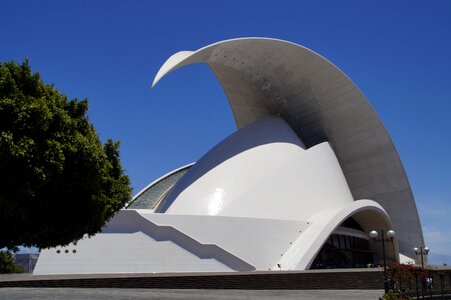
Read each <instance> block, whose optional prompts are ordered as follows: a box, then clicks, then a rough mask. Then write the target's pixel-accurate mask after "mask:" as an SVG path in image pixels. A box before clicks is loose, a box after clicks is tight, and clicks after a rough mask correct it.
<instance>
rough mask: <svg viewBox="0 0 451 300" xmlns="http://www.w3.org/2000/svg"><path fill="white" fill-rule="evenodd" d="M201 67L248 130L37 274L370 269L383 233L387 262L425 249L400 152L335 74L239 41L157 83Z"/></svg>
mask: <svg viewBox="0 0 451 300" xmlns="http://www.w3.org/2000/svg"><path fill="white" fill-rule="evenodd" d="M192 63H206V64H208V65H209V67H210V69H211V70H212V71H213V72H214V73H215V75H216V77H217V78H218V80H219V82H220V83H221V85H222V87H223V88H224V91H225V93H226V95H227V98H228V101H229V103H230V105H231V107H232V111H233V114H234V117H235V121H236V124H237V127H238V130H237V131H236V132H235V133H233V134H232V135H230V136H229V137H227V138H226V139H225V140H223V141H222V142H221V143H219V144H218V145H216V146H215V147H214V148H212V149H211V150H210V151H208V152H207V153H206V154H205V155H204V156H203V157H202V158H200V159H199V160H198V161H197V162H196V163H194V164H190V165H187V166H184V167H181V168H179V169H177V170H175V171H173V172H171V173H169V174H166V175H164V176H163V177H161V178H160V179H158V180H156V181H155V182H153V183H151V184H150V185H149V186H147V187H146V188H145V189H144V190H142V191H141V192H139V193H138V194H137V195H136V196H135V197H134V199H133V200H132V201H131V202H130V203H129V204H128V206H127V207H126V208H124V209H123V210H121V211H119V212H118V214H117V215H116V216H115V217H114V218H113V219H112V220H111V221H110V222H109V223H108V224H107V225H106V226H105V228H103V230H102V232H101V233H99V234H97V235H95V236H94V237H92V238H90V239H84V240H81V241H79V242H78V243H77V244H71V245H69V246H67V247H58V248H54V249H47V250H44V251H42V253H41V255H40V257H39V261H38V263H37V266H36V268H35V271H34V273H35V274H61V273H110V272H203V271H218V272H222V271H255V270H305V269H311V268H341V267H364V266H367V265H368V264H374V263H375V264H377V263H378V262H379V261H380V259H381V251H380V245H379V244H377V243H376V242H375V241H373V240H372V239H370V238H369V236H368V232H369V231H370V230H374V229H376V230H378V231H380V230H385V231H387V230H389V229H394V230H395V231H396V232H397V238H395V239H394V240H393V241H392V243H388V246H387V247H388V248H387V249H386V253H387V256H388V258H389V259H394V260H401V261H403V260H406V259H408V258H409V257H412V256H413V254H412V253H411V249H412V245H422V244H424V242H423V235H422V230H421V225H420V222H419V217H418V213H417V209H416V206H415V201H414V199H413V195H412V192H411V189H410V186H409V182H408V179H407V176H406V174H405V171H404V168H403V166H402V163H401V160H400V158H399V156H398V153H397V152H396V149H395V148H394V145H393V143H392V141H391V139H390V137H389V135H388V133H387V132H386V130H385V128H384V126H383V124H382V122H381V120H380V119H379V118H378V116H377V115H376V113H375V111H374V109H373V108H372V107H371V105H370V104H369V102H368V100H367V99H366V98H365V96H364V95H363V94H362V93H361V92H360V90H359V89H358V88H357V86H355V84H354V83H353V82H352V81H351V80H350V79H349V78H348V77H347V76H346V75H345V74H344V73H343V72H341V71H340V70H339V69H338V68H337V67H336V66H334V65H333V64H332V63H330V62H329V61H327V60H326V59H325V58H323V57H321V56H320V55H318V54H316V53H315V52H313V51H311V50H309V49H306V48H304V47H302V46H299V45H296V44H293V43H290V42H287V41H281V40H275V39H267V38H241V39H233V40H227V41H222V42H218V43H215V44H212V45H209V46H206V47H204V48H201V49H199V50H197V51H182V52H178V53H176V54H174V55H173V56H171V57H170V58H169V59H168V60H167V61H166V62H165V63H164V64H163V66H162V67H161V69H160V70H159V72H158V73H157V75H156V78H155V80H154V83H153V86H154V85H155V84H156V83H157V82H158V81H159V80H160V79H161V78H162V77H163V76H164V75H166V74H167V73H169V72H171V71H174V70H175V69H178V68H180V67H182V66H185V65H188V64H192Z"/></svg>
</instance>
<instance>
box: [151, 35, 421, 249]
mask: <svg viewBox="0 0 451 300" xmlns="http://www.w3.org/2000/svg"><path fill="white" fill-rule="evenodd" d="M198 62H203V63H207V64H208V65H209V67H210V68H211V70H212V71H213V72H214V73H215V75H216V76H217V78H218V80H219V81H220V83H221V85H222V87H223V88H224V91H225V93H226V95H227V98H228V100H229V103H230V105H231V107H232V111H233V114H234V117H235V121H236V124H237V127H238V128H242V127H244V126H246V125H248V124H250V123H252V122H254V121H255V120H257V119H260V118H262V117H265V116H268V115H278V116H280V117H281V118H282V119H284V120H285V122H287V123H288V124H289V125H290V127H291V128H292V129H293V130H294V132H295V133H296V134H297V135H298V136H299V138H300V139H301V140H302V142H303V143H304V144H305V145H306V147H307V148H310V147H313V146H315V145H317V144H319V143H322V142H324V141H328V142H329V144H330V145H331V147H332V149H333V150H334V152H335V154H336V156H337V159H338V161H339V163H340V165H341V167H342V170H343V172H344V175H345V178H346V180H347V183H348V185H349V187H350V190H351V192H352V195H353V197H354V199H372V200H374V201H376V202H377V203H379V204H380V205H381V206H382V207H383V208H384V210H385V211H386V212H387V213H388V215H389V216H390V218H391V220H392V222H393V226H394V228H395V230H396V231H397V233H398V242H399V248H400V251H401V252H402V253H404V254H410V252H411V248H412V246H413V245H423V244H424V241H423V234H422V230H421V225H420V221H419V217H418V213H417V209H416V205H415V201H414V198H413V195H412V191H411V189H410V185H409V182H408V179H407V176H406V174H405V171H404V167H403V165H402V163H401V160H400V158H399V156H398V153H397V151H396V149H395V147H394V145H393V142H392V141H391V139H390V137H389V135H388V133H387V131H386V130H385V128H384V126H383V124H382V122H381V120H380V119H379V117H378V116H377V115H376V113H375V111H374V109H373V108H372V107H371V105H370V103H369V102H368V101H367V99H366V98H365V96H364V95H363V94H362V92H361V91H360V90H359V89H358V88H357V86H356V85H355V84H354V83H353V82H352V81H351V80H350V79H349V78H348V77H347V76H346V75H345V74H344V73H343V72H342V71H340V70H339V69H338V68H337V67H336V66H335V65H333V64H332V63H331V62H329V61H328V60H326V59H325V58H323V57H322V56H320V55H318V54H317V53H315V52H313V51H311V50H309V49H307V48H305V47H302V46H300V45H297V44H294V43H291V42H287V41H282V40H276V39H268V38H241V39H233V40H226V41H221V42H218V43H215V44H212V45H209V46H206V47H204V48H201V49H199V50H197V51H182V52H178V53H176V54H174V55H173V56H171V57H170V58H169V59H168V60H167V61H166V63H165V64H164V65H163V66H162V67H161V69H160V70H159V72H158V73H157V75H156V77H155V80H154V82H153V84H152V86H154V85H155V84H156V83H157V82H158V81H159V80H160V79H161V78H162V77H163V76H165V75H166V74H167V73H169V72H171V71H173V70H175V69H177V68H179V67H182V66H185V65H188V64H192V63H198Z"/></svg>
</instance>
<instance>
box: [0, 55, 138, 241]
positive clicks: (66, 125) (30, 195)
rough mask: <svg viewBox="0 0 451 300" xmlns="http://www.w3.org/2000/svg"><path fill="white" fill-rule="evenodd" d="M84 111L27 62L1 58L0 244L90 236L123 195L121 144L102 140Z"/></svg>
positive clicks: (126, 181) (125, 197)
mask: <svg viewBox="0 0 451 300" xmlns="http://www.w3.org/2000/svg"><path fill="white" fill-rule="evenodd" d="M87 110H88V101H87V100H86V99H84V100H81V101H79V100H78V99H73V100H70V101H68V99H67V97H66V96H65V95H63V94H62V93H60V92H59V91H58V90H56V89H55V88H54V87H53V85H48V84H45V83H44V82H43V81H42V80H41V78H40V75H39V73H32V72H31V69H30V66H29V64H28V60H25V61H24V62H23V63H22V64H21V65H20V64H17V63H15V62H6V63H0V248H2V247H8V248H14V247H15V246H17V245H24V246H36V247H39V248H47V247H53V246H57V245H65V244H68V243H70V242H73V241H75V240H78V239H80V238H82V237H83V236H84V235H85V234H88V235H93V234H95V233H97V232H98V231H99V230H100V229H101V227H102V226H103V225H104V224H105V223H106V222H107V221H108V220H109V219H110V218H111V217H112V216H113V215H114V214H115V212H116V211H118V210H119V209H120V208H122V207H123V206H124V204H125V203H126V202H127V201H128V200H129V198H130V195H131V188H130V181H129V178H128V176H126V175H124V172H123V170H122V167H121V164H120V160H119V142H113V141H112V140H108V141H107V142H106V143H105V144H104V145H102V143H101V142H100V140H99V137H98V135H97V133H96V131H95V129H94V127H93V125H92V124H91V123H90V122H89V120H88V117H87V115H86V113H87Z"/></svg>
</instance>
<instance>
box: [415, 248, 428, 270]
mask: <svg viewBox="0 0 451 300" xmlns="http://www.w3.org/2000/svg"><path fill="white" fill-rule="evenodd" d="M413 252H414V253H415V255H416V256H418V255H421V256H420V257H421V268H422V269H424V259H423V255H428V253H429V248H428V247H424V248H423V247H422V246H420V249H418V248H417V247H415V248H413Z"/></svg>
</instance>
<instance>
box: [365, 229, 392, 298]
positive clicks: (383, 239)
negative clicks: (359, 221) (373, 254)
mask: <svg viewBox="0 0 451 300" xmlns="http://www.w3.org/2000/svg"><path fill="white" fill-rule="evenodd" d="M378 236H379V233H378V232H377V231H376V230H371V231H370V237H371V238H372V239H373V240H374V241H381V242H382V257H383V261H384V290H385V293H388V290H389V288H388V276H387V258H386V256H385V242H388V241H393V238H394V237H395V231H394V230H388V231H387V238H386V237H385V235H384V230H383V229H381V238H380V239H378Z"/></svg>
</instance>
